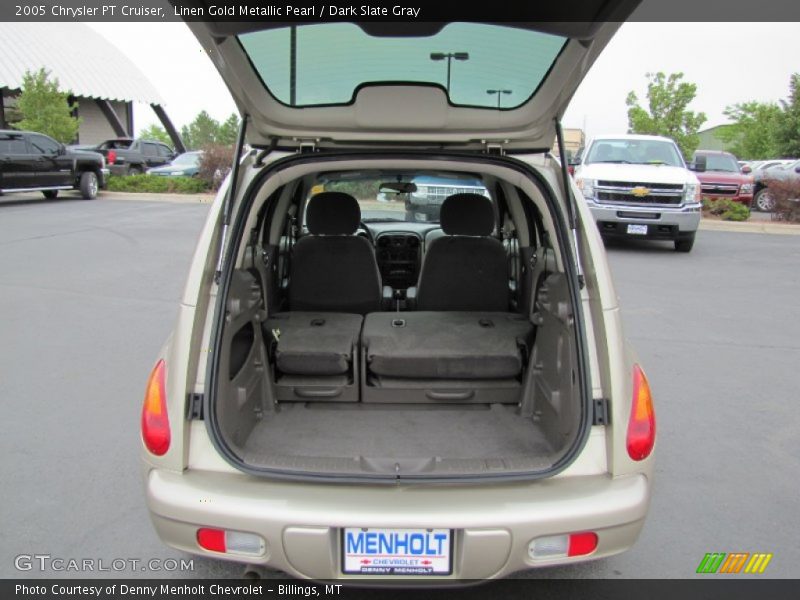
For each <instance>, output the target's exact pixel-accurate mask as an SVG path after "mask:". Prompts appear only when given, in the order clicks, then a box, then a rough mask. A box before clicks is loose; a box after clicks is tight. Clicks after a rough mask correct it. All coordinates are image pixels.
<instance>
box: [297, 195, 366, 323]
mask: <svg viewBox="0 0 800 600" xmlns="http://www.w3.org/2000/svg"><path fill="white" fill-rule="evenodd" d="M305 222H306V227H307V228H308V232H309V235H306V236H303V237H302V238H300V239H299V240H298V241H297V243H296V244H295V245H294V249H293V250H292V257H291V263H290V266H289V309H290V310H292V311H323V312H340V313H353V314H360V315H365V314H367V313H369V312H373V311H377V310H380V309H381V294H382V289H381V276H380V272H379V271H378V263H377V261H376V260H375V249H374V248H373V247H372V245H371V244H370V243H369V241H367V240H366V239H364V238H363V237H360V236H356V235H353V234H354V233H355V232H356V230H358V225H359V223H360V222H361V209H360V208H359V206H358V202H357V201H356V199H355V198H353V196H351V195H350V194H345V193H342V192H322V193H319V194H317V195H316V196H312V198H311V199H310V200H309V201H308V206H307V208H306V217H305Z"/></svg>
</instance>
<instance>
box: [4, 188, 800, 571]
mask: <svg viewBox="0 0 800 600" xmlns="http://www.w3.org/2000/svg"><path fill="white" fill-rule="evenodd" d="M23 200H24V199H23ZM207 210H208V205H206V204H195V203H163V202H143V201H132V200H125V201H123V200H114V199H111V198H110V197H109V196H108V195H106V196H105V197H104V199H102V200H97V201H93V202H87V201H83V200H73V199H63V200H59V201H55V202H51V201H42V200H38V199H37V200H36V201H32V202H25V201H6V200H4V201H3V202H2V203H0V314H2V319H0V399H1V400H2V403H3V406H4V408H5V415H4V418H3V419H2V423H1V424H0V452H2V456H3V461H2V463H0V481H2V482H3V502H2V503H1V504H0V522H2V524H3V525H2V532H1V533H0V539H2V542H3V543H2V545H0V577H42V576H44V577H54V576H59V575H66V576H78V575H79V574H76V573H59V572H54V571H52V570H45V571H44V572H42V571H40V570H38V569H37V568H36V567H34V568H33V569H32V570H30V571H20V570H18V569H17V568H16V567H15V557H16V556H18V555H20V554H47V555H50V556H52V557H63V558H79V559H83V558H93V559H103V560H104V561H106V564H108V563H110V562H111V561H112V560H113V559H115V558H122V559H138V560H142V561H146V560H149V559H151V558H161V559H165V558H170V557H172V558H178V559H180V558H182V557H183V558H185V556H184V555H182V554H180V553H178V552H175V551H172V550H170V549H168V548H166V547H164V546H163V545H162V544H161V542H160V541H159V540H158V539H157V537H156V535H155V533H154V532H153V530H152V528H151V526H150V523H149V519H148V517H147V512H146V510H145V507H144V502H143V497H142V490H141V482H140V477H139V464H138V452H139V445H140V441H139V426H138V419H139V411H140V406H141V397H142V393H143V390H144V383H145V379H146V377H147V375H148V373H149V370H150V368H151V367H152V363H153V361H154V358H155V356H156V354H157V352H158V349H159V347H160V346H161V344H162V343H163V341H164V339H165V338H166V336H167V335H168V333H169V331H170V328H171V326H172V322H173V318H174V316H175V313H176V308H177V303H178V299H179V295H180V292H181V290H182V286H183V283H184V278H185V276H186V272H187V267H188V264H189V260H190V257H191V253H192V251H193V249H194V243H195V240H196V237H197V235H198V233H199V231H200V228H201V227H202V224H203V222H204V219H205V216H206V213H207ZM609 260H610V263H611V265H612V269H613V271H614V275H615V280H616V283H617V288H618V292H619V295H620V299H621V305H622V307H623V314H624V319H625V326H626V331H627V334H628V336H629V338H630V339H631V341H632V342H633V344H634V346H635V348H636V349H637V351H638V353H639V356H640V358H641V362H642V364H643V365H644V366H645V368H646V370H647V373H648V375H649V378H650V381H651V384H652V387H653V389H654V393H655V396H656V402H657V404H656V410H657V416H658V447H657V452H658V458H657V481H656V489H655V494H654V498H653V504H652V508H651V512H650V516H649V519H648V522H647V525H646V526H645V529H644V532H643V534H642V537H641V538H640V540H639V542H638V543H637V545H636V546H635V547H634V548H633V549H632V550H631V551H629V552H627V553H626V554H624V555H621V556H617V557H613V558H610V559H606V560H602V561H597V562H593V563H586V564H583V565H576V566H574V567H571V568H560V569H547V570H543V571H537V572H533V573H530V574H526V575H525V576H530V577H566V578H619V577H622V578H688V577H693V576H694V574H695V569H696V568H697V565H698V564H699V562H700V560H701V559H702V558H703V555H704V554H705V553H706V552H715V551H716V552H772V553H773V554H774V557H773V559H772V562H771V563H770V565H769V568H768V570H767V572H766V573H765V575H764V576H769V577H797V575H798V567H797V565H798V564H800V545H798V544H797V536H796V525H795V523H796V519H797V498H798V481H800V411H798V409H797V405H798V394H797V390H798V384H800V375H798V372H799V371H800V369H799V368H798V367H800V341H799V340H800V301H798V298H799V297H800V284H799V283H798V277H797V265H798V264H800V236H794V235H767V234H760V233H732V232H719V231H703V232H701V233H700V235H699V237H698V241H697V243H696V245H695V248H694V250H693V252H692V253H691V254H678V253H675V252H674V251H672V249H671V245H669V244H663V245H661V244H652V245H647V244H635V245H625V246H615V247H612V248H610V249H609ZM241 573H242V569H241V568H240V567H237V566H233V565H230V564H227V563H223V562H219V561H211V560H205V559H195V560H194V570H193V571H184V572H172V573H166V572H146V573H141V572H139V570H138V569H136V570H133V571H132V570H128V569H125V570H122V571H120V572H113V571H112V572H105V573H94V574H95V575H103V576H126V577H130V576H138V575H143V574H144V575H148V576H164V575H171V576H175V577H210V576H217V577H238V576H240V575H241ZM80 575H84V576H85V575H89V576H91V575H92V573H82V574H80Z"/></svg>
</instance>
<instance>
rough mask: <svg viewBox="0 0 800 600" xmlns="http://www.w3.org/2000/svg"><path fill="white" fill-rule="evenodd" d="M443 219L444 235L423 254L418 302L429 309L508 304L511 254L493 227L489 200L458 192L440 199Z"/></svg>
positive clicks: (499, 307) (497, 309)
mask: <svg viewBox="0 0 800 600" xmlns="http://www.w3.org/2000/svg"><path fill="white" fill-rule="evenodd" d="M439 221H440V223H441V226H442V230H443V231H444V233H445V235H444V236H442V237H439V238H436V239H434V240H433V241H432V242H431V243H430V246H429V248H428V250H427V252H426V253H425V259H424V261H423V263H422V271H421V272H420V276H419V285H418V288H419V289H418V290H417V301H416V306H417V309H418V310H425V311H491V312H505V311H507V310H508V309H509V301H510V292H509V287H508V257H507V255H506V251H505V249H504V248H503V244H502V243H501V242H500V240H497V239H495V238H493V237H490V236H491V234H492V232H493V231H494V227H495V219H494V208H493V206H492V202H491V200H489V199H488V198H486V197H485V196H482V195H480V194H455V195H453V196H450V197H448V198H447V199H445V201H444V202H443V203H442V209H441V212H440V213H439Z"/></svg>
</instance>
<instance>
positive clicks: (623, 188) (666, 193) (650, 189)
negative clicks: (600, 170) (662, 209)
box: [595, 180, 683, 206]
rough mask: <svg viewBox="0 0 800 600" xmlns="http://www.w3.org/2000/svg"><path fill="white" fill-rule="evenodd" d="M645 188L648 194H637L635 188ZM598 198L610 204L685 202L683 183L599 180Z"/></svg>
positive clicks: (668, 203)
mask: <svg viewBox="0 0 800 600" xmlns="http://www.w3.org/2000/svg"><path fill="white" fill-rule="evenodd" d="M637 188H640V189H641V188H644V189H646V190H647V194H646V195H642V196H637V195H636V194H634V193H633V190H634V189H637ZM595 192H596V194H597V200H598V201H599V202H607V203H609V204H625V205H643V206H657V205H661V206H676V205H679V204H682V203H683V184H680V183H646V182H630V181H602V180H601V181H598V182H597V187H596V188H595Z"/></svg>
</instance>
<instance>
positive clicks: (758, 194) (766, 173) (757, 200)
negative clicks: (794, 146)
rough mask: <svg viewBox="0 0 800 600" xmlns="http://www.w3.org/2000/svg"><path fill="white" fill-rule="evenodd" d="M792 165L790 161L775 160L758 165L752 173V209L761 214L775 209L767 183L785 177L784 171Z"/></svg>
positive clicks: (792, 161) (792, 162)
mask: <svg viewBox="0 0 800 600" xmlns="http://www.w3.org/2000/svg"><path fill="white" fill-rule="evenodd" d="M794 163H795V161H794V160H792V159H776V160H769V161H764V162H763V163H762V164H760V165H758V167H757V168H756V169H755V170H754V171H753V180H754V182H753V187H754V196H753V208H755V209H756V210H758V211H761V212H771V211H772V210H773V209H774V208H775V201H774V199H773V198H772V197H771V196H770V194H769V190H768V189H767V182H768V181H769V180H770V179H775V178H781V177H782V176H784V175H787V173H786V169H787V168H789V167H790V166H791V165H793V164H794Z"/></svg>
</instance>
